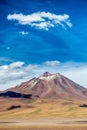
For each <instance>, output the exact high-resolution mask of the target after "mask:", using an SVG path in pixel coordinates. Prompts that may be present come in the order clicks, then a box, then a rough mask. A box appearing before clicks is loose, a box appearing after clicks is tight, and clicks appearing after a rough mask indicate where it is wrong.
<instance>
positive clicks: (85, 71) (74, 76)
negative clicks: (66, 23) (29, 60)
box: [0, 60, 87, 90]
mask: <svg viewBox="0 0 87 130" xmlns="http://www.w3.org/2000/svg"><path fill="white" fill-rule="evenodd" d="M46 71H48V72H50V73H61V74H63V75H65V76H67V77H68V78H70V79H71V80H73V81H75V82H76V83H78V84H80V85H82V86H85V87H87V64H86V63H85V64H81V63H80V64H79V63H74V62H68V63H61V62H59V61H57V60H54V61H46V62H44V63H42V64H29V65H25V63H24V62H21V61H18V62H13V63H11V64H9V65H3V66H0V90H4V89H7V88H9V87H14V86H16V85H18V84H20V83H21V82H25V81H27V80H29V79H31V78H33V77H38V76H40V75H41V74H42V73H44V72H46Z"/></svg>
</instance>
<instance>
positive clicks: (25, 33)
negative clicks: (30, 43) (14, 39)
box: [19, 31, 29, 35]
mask: <svg viewBox="0 0 87 130" xmlns="http://www.w3.org/2000/svg"><path fill="white" fill-rule="evenodd" d="M19 33H20V34H22V35H28V34H29V32H25V31H21V32H19Z"/></svg>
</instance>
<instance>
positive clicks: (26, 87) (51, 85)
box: [7, 72, 87, 100]
mask: <svg viewBox="0 0 87 130" xmlns="http://www.w3.org/2000/svg"><path fill="white" fill-rule="evenodd" d="M7 91H12V92H17V93H21V94H30V95H32V97H33V98H34V97H37V98H47V99H55V98H56V99H66V100H69V99H70V100H72V99H73V100H74V99H79V100H80V99H87V89H86V88H84V87H82V86H80V85H78V84H77V83H75V82H73V81H71V80H70V79H68V78H66V77H65V76H63V75H61V74H60V73H56V74H51V73H49V72H45V73H43V74H42V75H41V76H40V77H37V78H36V77H35V78H33V79H31V80H29V81H27V82H24V83H21V85H18V86H16V87H14V88H11V89H8V90H7Z"/></svg>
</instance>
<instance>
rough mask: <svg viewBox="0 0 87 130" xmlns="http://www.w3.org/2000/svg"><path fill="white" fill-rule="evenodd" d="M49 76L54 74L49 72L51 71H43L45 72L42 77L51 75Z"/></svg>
mask: <svg viewBox="0 0 87 130" xmlns="http://www.w3.org/2000/svg"><path fill="white" fill-rule="evenodd" d="M49 76H52V74H51V73H49V72H45V73H43V74H42V75H41V77H49Z"/></svg>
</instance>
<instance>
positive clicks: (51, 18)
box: [7, 11, 72, 30]
mask: <svg viewBox="0 0 87 130" xmlns="http://www.w3.org/2000/svg"><path fill="white" fill-rule="evenodd" d="M7 19H8V20H15V21H18V23H19V24H21V25H29V26H31V27H35V28H38V29H44V30H49V28H51V27H55V26H56V25H60V26H62V27H63V28H66V26H68V27H72V23H71V22H70V16H69V15H68V14H64V15H57V14H54V13H50V12H44V11H43V12H35V13H32V14H29V15H24V14H22V13H20V14H16V13H14V14H9V15H8V16H7Z"/></svg>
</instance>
